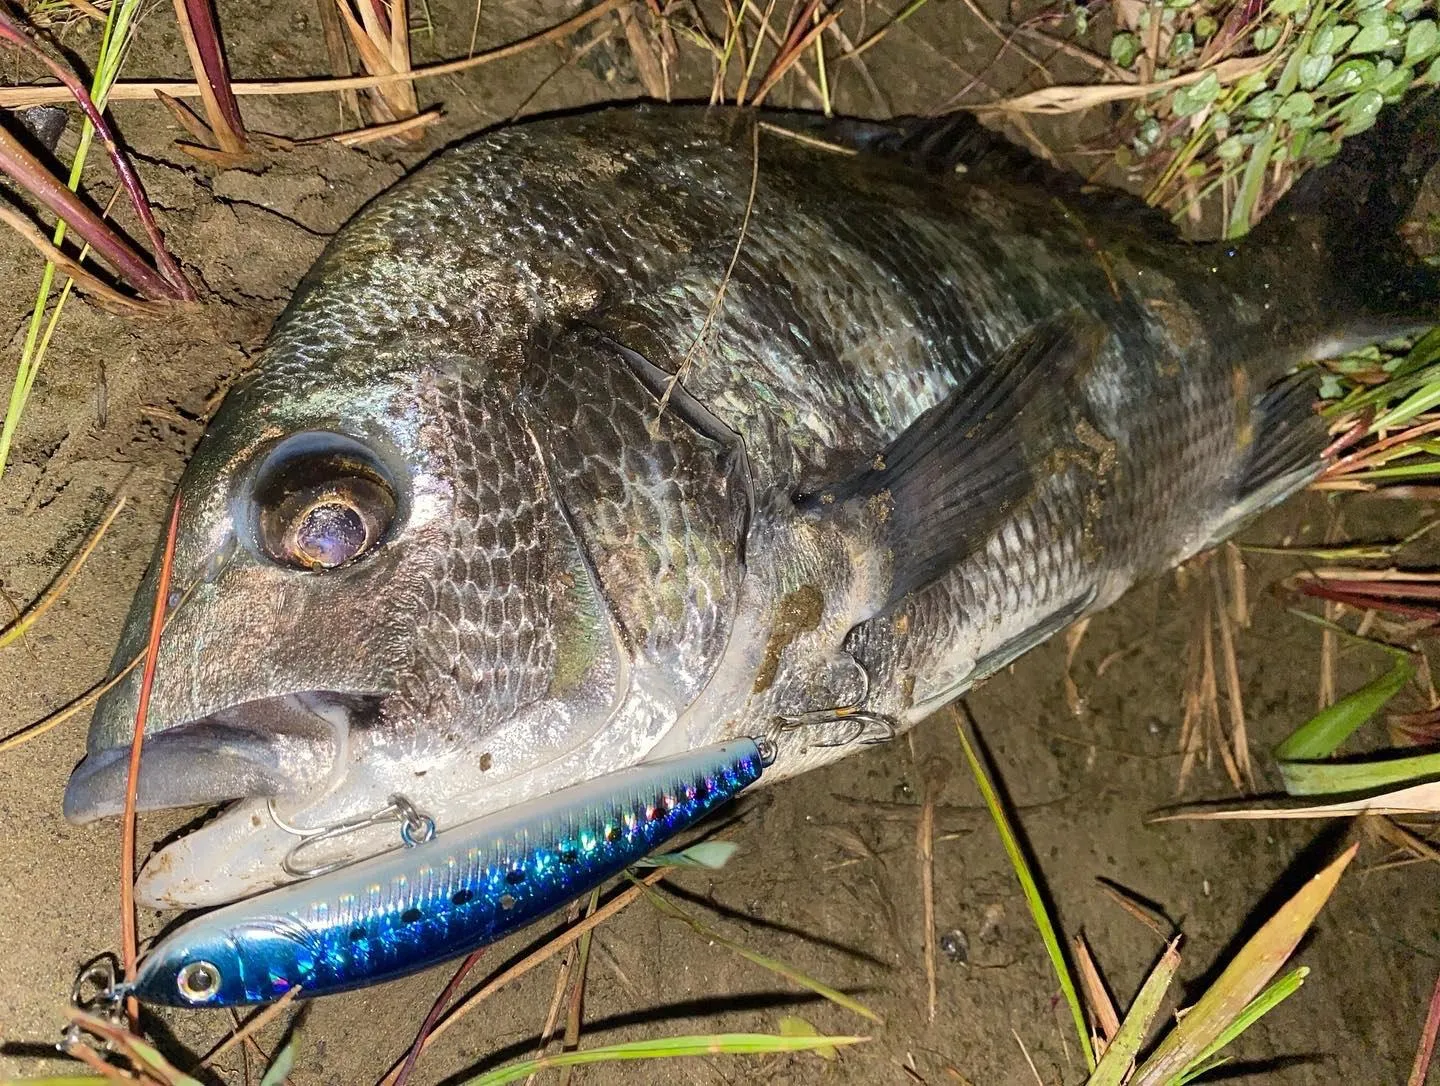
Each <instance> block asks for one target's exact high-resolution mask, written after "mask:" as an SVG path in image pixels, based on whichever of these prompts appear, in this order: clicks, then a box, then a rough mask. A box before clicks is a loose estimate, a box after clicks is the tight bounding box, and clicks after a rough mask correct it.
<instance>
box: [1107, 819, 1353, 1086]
mask: <svg viewBox="0 0 1440 1086" xmlns="http://www.w3.org/2000/svg"><path fill="white" fill-rule="evenodd" d="M1359 847H1360V846H1359V845H1351V846H1350V847H1349V848H1348V849H1346V850H1345V852H1344V853H1343V854H1342V855H1341V856H1340V858H1339V859H1337V860H1335V861H1333V862H1332V863H1331V864H1330V865H1329V866H1328V867H1326V868H1325V869H1324V870H1323V871H1321V872H1320V873H1319V874H1318V875H1316V876H1314V877H1313V878H1312V879H1311V880H1310V881H1309V882H1307V883H1306V884H1305V885H1304V886H1302V887H1301V888H1300V890H1299V891H1298V892H1297V893H1296V894H1295V896H1294V897H1292V898H1291V899H1290V900H1289V901H1287V902H1286V903H1285V904H1284V905H1282V906H1281V907H1280V909H1279V911H1278V912H1276V913H1275V915H1274V916H1272V917H1271V918H1270V919H1269V920H1267V921H1266V922H1265V923H1264V924H1263V925H1262V926H1261V928H1260V930H1259V931H1257V932H1256V933H1255V934H1254V935H1253V936H1251V938H1250V940H1249V941H1248V942H1247V943H1246V944H1245V945H1244V946H1243V947H1241V948H1240V951H1239V953H1237V954H1236V955H1235V957H1234V958H1232V959H1231V961H1230V964H1229V965H1227V966H1226V967H1225V970H1224V972H1222V973H1221V974H1220V976H1219V977H1218V978H1217V979H1216V980H1215V983H1213V984H1212V985H1210V987H1209V988H1207V989H1206V990H1205V994H1204V995H1202V996H1201V997H1200V999H1199V1000H1198V1001H1197V1002H1196V1004H1195V1006H1193V1007H1191V1008H1190V1010H1189V1011H1187V1012H1186V1014H1185V1016H1184V1017H1183V1018H1181V1019H1180V1021H1179V1022H1178V1023H1177V1024H1176V1026H1175V1028H1174V1029H1172V1030H1171V1031H1170V1032H1169V1033H1168V1034H1167V1035H1166V1037H1165V1039H1164V1040H1163V1041H1161V1042H1160V1045H1159V1047H1157V1048H1156V1049H1155V1051H1154V1052H1153V1053H1152V1054H1151V1056H1150V1058H1149V1059H1148V1060H1146V1061H1145V1063H1144V1064H1143V1065H1142V1066H1141V1067H1140V1069H1139V1070H1138V1071H1136V1072H1135V1076H1134V1078H1132V1079H1131V1080H1130V1084H1129V1086H1162V1084H1168V1083H1171V1082H1173V1081H1174V1080H1175V1079H1176V1078H1177V1077H1178V1076H1181V1075H1183V1074H1184V1073H1185V1071H1186V1070H1188V1069H1189V1068H1192V1067H1194V1066H1195V1064H1196V1063H1197V1062H1198V1061H1200V1060H1202V1059H1203V1058H1204V1056H1205V1054H1206V1053H1209V1052H1214V1051H1216V1049H1215V1048H1214V1045H1215V1043H1216V1042H1217V1041H1218V1040H1219V1039H1220V1038H1222V1037H1224V1036H1225V1035H1226V1033H1227V1032H1228V1031H1230V1030H1232V1029H1233V1027H1234V1025H1235V1023H1236V1022H1237V1021H1239V1020H1240V1019H1241V1018H1242V1017H1243V1016H1244V1015H1245V1014H1246V1012H1247V1011H1249V1010H1250V1007H1251V1006H1252V1001H1253V1000H1254V999H1255V998H1256V996H1258V995H1260V993H1261V992H1262V991H1264V990H1265V988H1266V987H1267V986H1268V985H1269V983H1270V979H1271V978H1272V977H1273V976H1274V975H1275V974H1276V973H1277V972H1278V971H1279V969H1280V967H1281V966H1282V965H1284V964H1285V961H1286V959H1288V958H1289V957H1290V955H1291V954H1293V953H1294V952H1295V947H1296V946H1297V945H1299V942H1300V939H1301V937H1303V936H1304V934H1305V932H1306V931H1308V930H1309V929H1310V925H1311V924H1312V923H1313V922H1314V920H1315V917H1316V916H1317V915H1318V914H1319V912H1320V909H1321V907H1322V906H1323V905H1324V904H1325V902H1326V901H1327V900H1329V898H1330V895H1331V893H1332V892H1334V890H1335V886H1336V884H1337V883H1338V882H1339V881H1340V876H1341V875H1342V874H1344V872H1345V868H1346V867H1347V866H1348V865H1349V863H1350V861H1351V860H1353V859H1354V858H1355V851H1356V849H1358V848H1359Z"/></svg>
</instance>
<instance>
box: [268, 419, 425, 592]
mask: <svg viewBox="0 0 1440 1086" xmlns="http://www.w3.org/2000/svg"><path fill="white" fill-rule="evenodd" d="M307 436H310V435H307ZM314 436H316V437H317V438H318V436H319V435H314ZM328 436H329V437H330V438H331V439H332V440H329V441H323V440H321V441H316V442H306V443H303V444H302V445H301V447H300V448H298V449H292V450H285V449H283V448H282V449H280V450H277V451H276V454H274V455H272V456H271V457H270V458H269V460H267V462H266V464H264V465H263V466H262V468H261V470H260V475H259V478H258V481H257V485H256V486H255V489H254V492H253V494H254V497H253V502H254V507H255V508H254V513H255V515H254V518H253V522H254V525H255V534H256V536H257V537H258V538H257V542H258V543H259V544H260V547H261V549H262V550H263V551H264V552H265V554H266V555H267V556H269V557H270V558H271V559H273V560H274V561H276V562H279V563H281V564H283V565H287V566H293V567H294V568H296V569H304V570H317V571H318V570H330V569H336V568H337V567H339V566H343V565H346V564H348V563H350V562H353V561H355V560H356V559H357V558H360V557H361V556H363V555H365V554H367V553H369V552H370V551H371V550H373V549H374V548H375V547H376V546H377V545H378V544H379V543H380V542H381V540H383V539H384V538H385V535H386V533H387V532H388V531H389V528H390V525H391V523H392V522H393V521H394V519H395V507H396V500H395V491H394V489H393V488H392V487H391V486H390V484H389V482H388V480H387V479H386V478H385V476H384V475H383V474H382V472H381V471H380V469H379V468H378V465H377V464H376V463H375V462H374V461H373V459H371V458H369V457H368V456H366V455H365V450H364V447H363V446H361V445H360V444H359V443H358V442H353V441H350V440H348V439H341V438H340V437H339V436H338V435H328ZM289 444H292V445H293V444H294V439H292V441H291V442H290V443H289ZM306 445H318V447H312V448H306V447H305V446H306ZM287 451H288V452H289V455H286V452H287Z"/></svg>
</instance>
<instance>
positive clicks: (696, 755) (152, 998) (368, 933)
mask: <svg viewBox="0 0 1440 1086" xmlns="http://www.w3.org/2000/svg"><path fill="white" fill-rule="evenodd" d="M767 757H768V751H767V750H766V747H765V744H764V742H763V741H762V742H760V743H757V742H755V741H754V740H752V739H748V738H746V739H740V740H736V741H732V742H729V743H721V744H718V745H715V746H710V747H704V748H701V749H699V750H694V751H686V752H684V753H681V754H676V755H671V756H670V757H669V758H665V759H661V760H659V761H655V762H644V763H641V764H639V765H636V766H632V767H629V768H627V769H622V770H618V771H616V772H615V773H611V774H607V775H605V776H603V777H599V778H596V779H595V780H592V781H587V782H585V783H583V784H576V785H572V786H570V787H569V788H562V789H561V790H559V791H558V792H553V793H550V794H547V795H542V796H535V797H533V798H531V799H530V800H528V801H526V802H524V803H521V804H517V805H516V806H514V807H509V808H506V809H505V810H503V811H500V812H497V813H495V814H493V815H490V816H489V817H487V818H481V819H477V820H475V821H473V822H469V823H465V824H463V825H461V826H456V827H454V828H452V829H450V830H447V831H446V832H445V833H443V834H438V835H436V836H434V837H432V838H431V839H430V840H428V841H424V842H421V843H417V844H415V845H414V846H413V847H411V848H407V849H401V850H399V851H397V852H391V853H385V854H382V855H379V856H375V857H372V858H371V859H369V860H364V861H362V862H360V863H356V864H351V865H349V866H346V867H344V868H341V869H338V870H336V871H334V872H333V873H328V874H324V875H319V876H317V877H315V878H311V879H307V880H305V881H303V882H298V883H295V884H293V885H290V886H285V887H282V888H280V889H276V890H271V891H269V892H267V893H263V894H258V895H256V896H255V897H251V898H246V899H245V900H243V901H239V902H235V903H233V904H231V905H226V906H223V907H221V908H218V909H214V910H212V911H210V912H207V913H204V914H203V915H201V916H199V917H198V918H196V919H194V920H190V921H187V922H186V923H185V924H182V925H181V926H180V927H179V928H177V929H176V930H174V931H172V932H170V933H169V934H167V935H165V936H164V937H163V938H162V939H160V940H159V941H158V942H157V943H156V944H155V945H154V946H153V947H152V948H151V949H150V950H149V951H148V952H147V953H146V955H145V957H144V958H143V959H142V960H141V962H140V964H139V966H138V968H137V970H136V973H135V976H134V978H133V979H130V980H127V981H124V982H121V983H118V984H115V985H113V986H111V987H110V989H109V990H108V991H107V992H106V993H105V996H106V1000H107V1002H111V1003H115V1004H118V1003H119V1001H120V1000H121V999H123V998H124V997H125V996H129V995H133V996H135V998H137V999H140V1000H142V1001H144V1002H146V1003H152V1004H160V1005H164V1006H171V1007H238V1006H247V1005H252V1004H257V1003H271V1002H274V1001H275V1000H277V999H280V998H281V997H283V996H285V995H286V994H288V993H290V992H291V991H292V990H295V989H299V991H298V992H297V995H298V996H299V997H300V998H304V999H311V998H316V997H319V996H327V995H334V994H336V993H338V992H345V991H350V990H352V989H354V988H361V987H366V986H368V985H371V984H378V983H380V982H382V981H387V980H394V979H396V978H397V977H402V976H408V975H409V974H411V973H416V972H419V971H420V970H422V969H426V968H428V967H430V966H432V965H438V964H439V963H441V962H444V961H448V960H450V959H451V958H455V957H459V956H460V955H462V954H467V953H469V952H470V951H472V950H476V949H478V948H479V947H482V946H487V945H489V944H490V943H493V942H495V941H496V940H497V939H501V938H503V937H504V936H506V935H508V934H510V933H511V932H513V931H516V930H518V929H519V928H522V927H524V926H525V925H527V924H529V923H531V922H533V921H535V920H538V919H540V918H541V917H543V916H546V915H548V914H550V913H552V912H554V911H555V910H556V909H558V908H560V907H561V906H562V905H564V904H565V903H566V902H568V901H572V900H574V899H575V898H576V897H579V896H580V895H581V894H584V893H586V892H588V891H589V890H590V889H592V888H593V887H595V886H597V885H599V884H600V883H602V882H604V881H605V880H606V879H608V878H610V877H611V876H613V875H617V874H619V873H620V872H621V871H622V870H624V869H625V868H627V867H630V866H631V865H633V864H634V863H635V862H636V861H637V860H640V859H643V858H644V857H645V856H646V855H647V854H649V853H651V852H653V851H654V850H655V849H656V848H657V847H659V846H661V845H663V844H664V843H665V842H666V841H669V840H671V839H673V838H674V837H675V836H676V835H677V834H679V833H682V832H683V831H685V830H686V829H688V828H690V827H691V826H693V825H694V824H695V823H696V822H698V821H699V820H701V819H703V818H704V817H705V816H706V815H707V814H709V813H711V812H712V811H714V810H716V809H717V808H719V807H721V806H723V805H724V804H725V803H727V802H729V801H730V800H731V799H733V798H734V797H735V796H736V795H738V794H739V793H740V792H741V791H742V790H744V789H745V788H748V787H749V786H750V785H752V784H754V783H755V782H756V781H757V780H759V779H760V778H761V775H762V774H763V772H764V767H765V763H766V759H767Z"/></svg>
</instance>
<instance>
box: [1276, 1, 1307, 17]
mask: <svg viewBox="0 0 1440 1086" xmlns="http://www.w3.org/2000/svg"><path fill="white" fill-rule="evenodd" d="M1304 6H1305V0H1270V11H1271V12H1272V13H1273V14H1275V15H1294V14H1295V13H1296V12H1297V11H1299V10H1300V9H1301V8H1302V7H1304Z"/></svg>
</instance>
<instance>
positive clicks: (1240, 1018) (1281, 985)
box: [1176, 966, 1310, 1086]
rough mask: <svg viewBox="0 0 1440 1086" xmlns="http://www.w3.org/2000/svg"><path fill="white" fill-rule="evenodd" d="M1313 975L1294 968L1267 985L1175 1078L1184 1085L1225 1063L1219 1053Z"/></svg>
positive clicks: (1302, 968) (1302, 967)
mask: <svg viewBox="0 0 1440 1086" xmlns="http://www.w3.org/2000/svg"><path fill="white" fill-rule="evenodd" d="M1309 975H1310V970H1309V969H1308V968H1307V967H1305V966H1301V967H1300V968H1299V969H1292V970H1291V971H1290V972H1288V973H1286V974H1285V975H1284V976H1283V977H1281V978H1280V979H1279V980H1277V981H1275V982H1274V983H1273V984H1271V985H1270V987H1268V988H1266V989H1265V990H1264V991H1263V992H1261V993H1260V994H1259V995H1258V996H1256V997H1255V998H1254V999H1252V1000H1251V1001H1250V1003H1249V1004H1248V1005H1247V1006H1246V1007H1245V1009H1244V1010H1243V1011H1241V1012H1240V1013H1239V1014H1238V1015H1236V1017H1235V1020H1234V1021H1233V1022H1231V1023H1230V1024H1229V1025H1228V1026H1226V1027H1225V1028H1224V1029H1223V1030H1221V1032H1220V1036H1219V1037H1217V1038H1215V1040H1214V1041H1212V1042H1211V1043H1210V1044H1209V1046H1207V1047H1206V1049H1205V1050H1204V1051H1203V1052H1201V1053H1200V1055H1198V1056H1196V1057H1195V1059H1194V1060H1192V1061H1191V1062H1190V1066H1188V1067H1187V1068H1185V1070H1184V1071H1182V1072H1181V1073H1180V1076H1179V1078H1178V1079H1177V1080H1176V1082H1177V1086H1184V1083H1187V1082H1190V1081H1192V1080H1194V1079H1197V1078H1199V1077H1200V1076H1201V1075H1203V1074H1204V1073H1205V1072H1206V1071H1208V1070H1210V1069H1211V1068H1212V1067H1214V1066H1216V1064H1217V1063H1218V1062H1222V1060H1223V1058H1222V1057H1220V1052H1221V1050H1223V1049H1224V1048H1226V1047H1227V1046H1228V1045H1229V1044H1230V1043H1231V1042H1232V1041H1234V1040H1235V1038H1237V1037H1239V1036H1240V1034H1242V1033H1244V1032H1245V1031H1246V1030H1247V1029H1249V1028H1250V1027H1251V1026H1253V1025H1254V1024H1255V1023H1256V1022H1258V1021H1259V1020H1260V1019H1261V1018H1263V1017H1264V1016H1265V1015H1267V1014H1269V1013H1270V1012H1271V1011H1273V1010H1274V1009H1275V1008H1276V1007H1278V1006H1280V1004H1281V1003H1283V1002H1284V1001H1285V1000H1287V999H1289V998H1290V997H1291V996H1292V995H1294V994H1295V993H1296V992H1298V991H1299V990H1300V986H1301V985H1302V984H1304V983H1305V978H1306V977H1308V976H1309Z"/></svg>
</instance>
